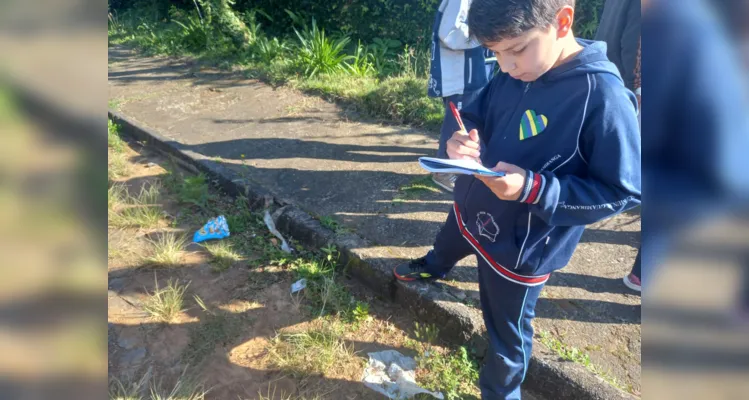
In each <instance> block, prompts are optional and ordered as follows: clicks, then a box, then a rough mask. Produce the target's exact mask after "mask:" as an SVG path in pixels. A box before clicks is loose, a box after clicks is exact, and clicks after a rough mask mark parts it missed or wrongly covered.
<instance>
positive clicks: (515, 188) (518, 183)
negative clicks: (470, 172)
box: [474, 161, 526, 201]
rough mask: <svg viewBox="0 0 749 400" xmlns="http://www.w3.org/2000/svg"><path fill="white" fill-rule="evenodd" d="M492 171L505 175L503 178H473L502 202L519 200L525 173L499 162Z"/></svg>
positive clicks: (514, 166)
mask: <svg viewBox="0 0 749 400" xmlns="http://www.w3.org/2000/svg"><path fill="white" fill-rule="evenodd" d="M492 171H502V172H504V173H505V176H502V177H494V176H483V175H474V176H475V177H476V179H478V180H480V181H481V182H484V185H486V186H487V187H488V188H489V189H491V191H492V192H493V193H494V194H495V195H496V196H497V197H499V198H500V199H502V200H512V201H515V200H517V199H518V198H520V194H521V193H522V192H523V186H524V185H525V176H526V171H525V170H524V169H523V168H520V167H518V166H517V165H512V164H508V163H506V162H502V161H500V162H498V163H497V165H496V166H495V167H494V168H492Z"/></svg>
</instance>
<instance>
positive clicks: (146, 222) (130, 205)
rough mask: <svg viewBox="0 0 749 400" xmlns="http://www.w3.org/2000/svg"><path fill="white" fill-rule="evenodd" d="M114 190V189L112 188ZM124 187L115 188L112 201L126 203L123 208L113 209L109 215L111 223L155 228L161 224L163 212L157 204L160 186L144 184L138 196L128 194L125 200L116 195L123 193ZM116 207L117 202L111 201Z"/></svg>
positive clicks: (113, 224)
mask: <svg viewBox="0 0 749 400" xmlns="http://www.w3.org/2000/svg"><path fill="white" fill-rule="evenodd" d="M113 187H114V186H113ZM110 191H112V189H110ZM122 193H124V189H123V190H120V189H114V192H113V193H112V196H113V197H112V201H116V200H119V203H120V204H122V203H124V207H125V208H123V209H121V210H119V211H113V212H112V213H111V214H110V217H109V223H110V225H112V226H117V227H138V228H154V227H157V226H158V225H159V223H160V222H161V218H162V216H163V212H162V210H161V207H160V206H159V205H158V204H156V203H157V202H158V200H159V198H160V195H161V194H160V187H159V186H158V185H150V186H148V187H146V185H143V186H142V187H141V188H140V193H139V194H138V195H137V196H127V197H126V198H125V199H124V201H122V199H121V198H119V199H118V198H117V197H116V196H118V195H122ZM110 204H111V205H112V206H113V207H114V206H116V204H114V203H112V202H110Z"/></svg>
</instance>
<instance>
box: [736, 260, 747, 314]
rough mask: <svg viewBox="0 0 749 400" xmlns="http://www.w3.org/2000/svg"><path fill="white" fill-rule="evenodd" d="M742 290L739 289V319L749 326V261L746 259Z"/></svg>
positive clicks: (743, 264)
mask: <svg viewBox="0 0 749 400" xmlns="http://www.w3.org/2000/svg"><path fill="white" fill-rule="evenodd" d="M740 268H741V275H742V280H741V283H740V284H741V288H739V299H738V300H739V301H738V307H737V308H738V317H739V321H740V322H741V323H742V324H743V325H745V326H749V259H745V260H744V261H743V263H742V265H741V267H740Z"/></svg>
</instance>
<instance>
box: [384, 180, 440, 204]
mask: <svg viewBox="0 0 749 400" xmlns="http://www.w3.org/2000/svg"><path fill="white" fill-rule="evenodd" d="M427 193H440V189H439V187H438V186H437V185H436V184H435V183H434V182H433V181H432V177H431V176H430V175H424V176H420V177H417V178H414V179H412V180H411V182H409V183H408V184H407V185H404V186H401V187H400V188H399V189H398V195H397V196H396V198H395V200H396V201H399V200H401V201H402V200H413V199H417V198H419V197H420V196H422V195H424V194H427Z"/></svg>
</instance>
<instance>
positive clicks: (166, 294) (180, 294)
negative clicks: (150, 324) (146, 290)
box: [143, 279, 190, 323]
mask: <svg viewBox="0 0 749 400" xmlns="http://www.w3.org/2000/svg"><path fill="white" fill-rule="evenodd" d="M154 280H155V279H154ZM189 285H190V284H189V283H188V284H187V285H184V286H183V285H180V284H179V283H178V282H173V281H172V280H171V279H170V280H169V281H168V282H167V285H166V287H164V288H160V287H159V282H158V281H156V284H155V286H156V288H155V289H154V292H153V294H151V296H150V297H149V298H148V300H147V301H146V302H145V304H144V305H143V309H144V310H145V311H146V312H147V313H148V314H150V315H151V317H152V318H154V319H156V320H158V321H161V322H167V323H168V322H171V321H173V320H174V319H175V318H176V317H177V316H178V315H179V314H180V313H181V312H182V311H183V309H182V305H183V300H184V296H185V291H187V287H188V286H189Z"/></svg>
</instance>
